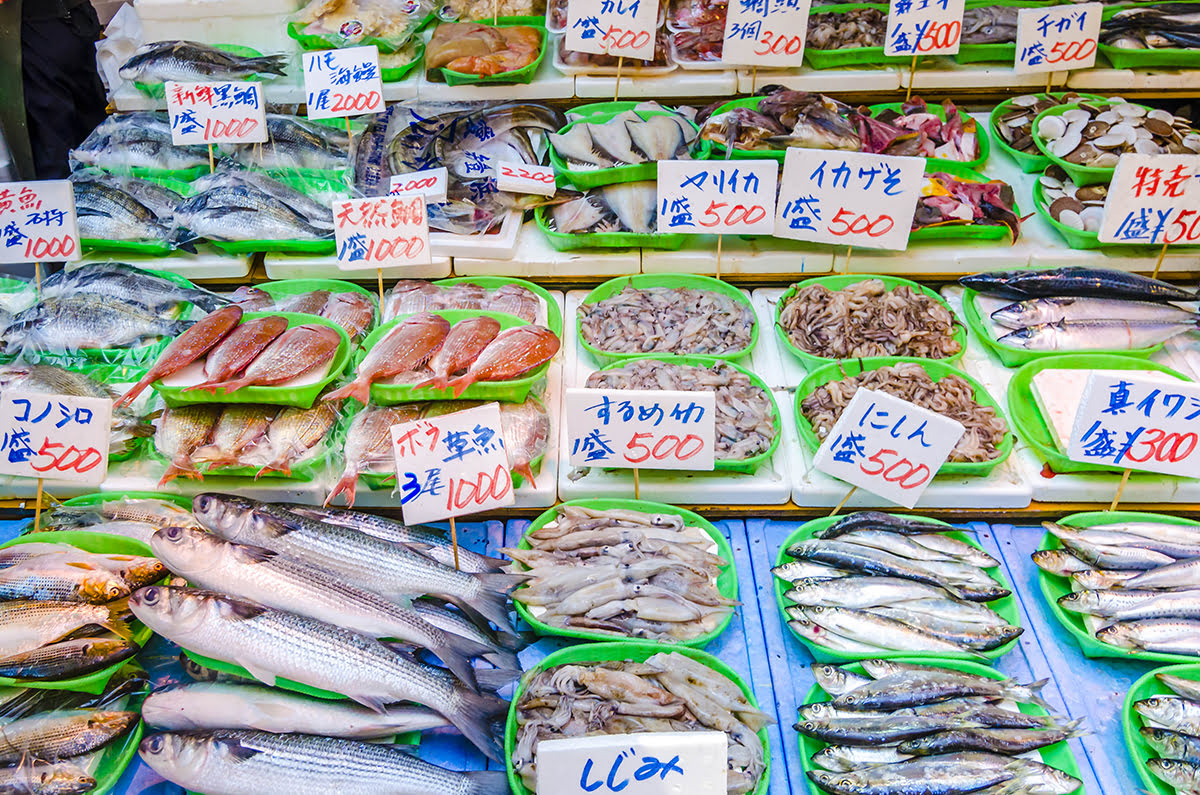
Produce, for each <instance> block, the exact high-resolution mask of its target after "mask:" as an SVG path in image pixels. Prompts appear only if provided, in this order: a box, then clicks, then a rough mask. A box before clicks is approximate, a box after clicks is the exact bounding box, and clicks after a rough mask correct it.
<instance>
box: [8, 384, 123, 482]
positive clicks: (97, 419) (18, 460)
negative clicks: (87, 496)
mask: <svg viewBox="0 0 1200 795" xmlns="http://www.w3.org/2000/svg"><path fill="white" fill-rule="evenodd" d="M111 432H112V401H111V400H108V399H106V398H87V397H75V396H73V395H48V394H43V393H40V392H30V393H24V392H18V391H15V390H13V391H8V392H4V393H0V445H2V446H0V474H5V475H18V476H20V477H27V478H45V479H46V480H73V481H79V482H82V483H88V484H91V485H97V484H99V483H101V482H103V481H104V478H105V476H106V475H107V474H108V445H109V436H110V435H111Z"/></svg>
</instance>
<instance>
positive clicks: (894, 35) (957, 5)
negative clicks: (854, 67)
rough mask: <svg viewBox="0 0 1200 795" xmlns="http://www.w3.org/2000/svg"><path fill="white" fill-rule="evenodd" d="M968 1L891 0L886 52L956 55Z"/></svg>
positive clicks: (885, 42) (890, 53) (885, 44)
mask: <svg viewBox="0 0 1200 795" xmlns="http://www.w3.org/2000/svg"><path fill="white" fill-rule="evenodd" d="M965 6H966V0H891V3H890V5H889V7H888V18H887V33H886V38H885V40H884V48H883V51H884V54H885V55H953V54H954V53H956V52H958V48H959V44H960V42H961V39H962V22H963V10H964V8H965Z"/></svg>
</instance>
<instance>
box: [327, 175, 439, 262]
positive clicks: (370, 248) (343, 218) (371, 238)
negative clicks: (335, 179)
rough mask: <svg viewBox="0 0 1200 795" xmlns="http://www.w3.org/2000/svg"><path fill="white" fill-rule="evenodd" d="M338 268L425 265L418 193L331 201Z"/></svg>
mask: <svg viewBox="0 0 1200 795" xmlns="http://www.w3.org/2000/svg"><path fill="white" fill-rule="evenodd" d="M333 232H334V238H335V239H336V242H337V265H338V269H339V270H344V271H355V270H366V269H375V268H391V267H397V266H404V265H428V264H429V263H430V262H431V261H432V258H431V255H430V252H429V219H428V217H427V216H426V215H425V197H424V196H422V195H420V194H403V195H398V196H391V195H389V196H375V197H372V198H369V199H346V200H344V201H337V202H334V203H333Z"/></svg>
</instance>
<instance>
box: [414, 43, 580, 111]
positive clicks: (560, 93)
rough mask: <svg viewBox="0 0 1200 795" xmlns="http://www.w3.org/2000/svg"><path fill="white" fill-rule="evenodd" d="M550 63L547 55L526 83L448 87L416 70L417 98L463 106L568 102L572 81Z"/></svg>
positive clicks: (573, 81)
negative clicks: (486, 102) (477, 102)
mask: <svg viewBox="0 0 1200 795" xmlns="http://www.w3.org/2000/svg"><path fill="white" fill-rule="evenodd" d="M552 61H553V59H552V58H551V57H550V54H549V53H547V54H546V57H545V58H544V59H543V60H542V65H541V66H540V67H538V70H537V74H535V75H534V76H533V81H532V82H529V83H477V84H472V85H465V86H450V85H446V84H445V83H434V82H430V81H429V80H428V79H427V78H426V77H425V70H424V69H423V68H421V67H417V71H419V72H420V75H419V76H418V78H417V96H418V97H420V98H421V99H431V100H433V99H436V100H442V101H446V102H463V101H468V100H473V99H487V100H493V101H497V102H511V101H515V100H522V99H571V98H572V97H574V96H575V78H574V77H572V76H570V75H564V74H563V73H562V72H560V71H558V70H557V69H555V68H554V64H553V63H552Z"/></svg>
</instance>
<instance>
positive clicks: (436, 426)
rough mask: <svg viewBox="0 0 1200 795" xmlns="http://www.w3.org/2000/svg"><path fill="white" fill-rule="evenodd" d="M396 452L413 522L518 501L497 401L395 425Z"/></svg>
mask: <svg viewBox="0 0 1200 795" xmlns="http://www.w3.org/2000/svg"><path fill="white" fill-rule="evenodd" d="M392 451H393V452H394V453H395V456H396V488H397V490H398V491H399V493H400V510H401V512H402V513H403V515H404V521H405V522H406V523H408V524H423V523H425V522H436V521H438V520H440V519H448V518H450V517H451V516H465V515H466V514H470V513H479V512H480V511H489V510H491V509H493V508H502V507H504V506H505V505H512V504H513V501H514V499H515V498H514V497H513V489H512V475H510V474H509V465H508V453H507V452H506V451H505V449H504V434H503V432H502V431H501V427H500V404H498V403H488V404H487V405H484V406H477V407H475V408H472V409H465V410H463V411H456V412H454V413H453V414H443V415H441V416H440V417H430V418H428V419H423V420H416V421H414V422H405V423H402V424H400V425H393V426H392Z"/></svg>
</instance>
